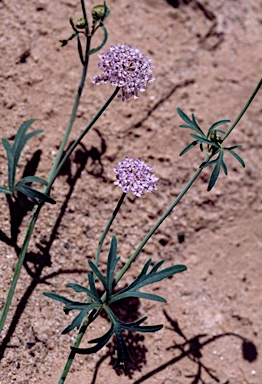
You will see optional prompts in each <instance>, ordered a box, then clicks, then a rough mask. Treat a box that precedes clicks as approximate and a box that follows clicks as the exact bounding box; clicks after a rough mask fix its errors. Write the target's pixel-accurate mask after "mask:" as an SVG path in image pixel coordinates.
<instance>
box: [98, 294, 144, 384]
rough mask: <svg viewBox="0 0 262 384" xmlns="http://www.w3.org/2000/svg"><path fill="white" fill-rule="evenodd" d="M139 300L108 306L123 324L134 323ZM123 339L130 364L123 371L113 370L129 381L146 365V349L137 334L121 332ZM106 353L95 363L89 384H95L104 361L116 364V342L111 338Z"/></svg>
mask: <svg viewBox="0 0 262 384" xmlns="http://www.w3.org/2000/svg"><path fill="white" fill-rule="evenodd" d="M139 307H140V300H139V299H138V298H129V299H123V300H121V302H115V303H113V304H112V305H110V308H111V309H112V310H113V312H114V313H115V315H116V316H117V317H118V318H119V319H120V320H122V321H124V322H132V321H136V320H137V319H138V318H139V317H140V312H139ZM101 315H102V316H103V317H105V318H106V319H107V320H108V318H107V316H106V314H105V312H101ZM123 337H124V340H125V343H126V345H127V348H128V351H129V353H130V356H131V358H132V364H125V366H124V367H123V369H120V368H114V369H115V372H116V374H117V375H118V376H122V375H124V376H126V377H128V378H129V379H132V378H133V375H134V373H135V372H136V371H139V372H141V370H142V368H143V366H144V365H145V364H146V353H147V351H148V350H147V348H146V347H145V345H144V336H143V335H141V334H139V333H133V332H123ZM106 347H107V352H106V353H105V354H104V355H103V356H102V357H101V359H100V360H99V361H98V362H97V363H96V367H95V370H94V375H93V378H92V381H91V384H95V382H96V378H97V374H98V370H99V367H100V366H101V364H102V363H103V361H105V360H106V359H109V365H111V366H113V367H114V366H115V364H116V362H117V358H116V350H117V345H116V340H115V337H113V339H112V341H111V342H110V343H108V344H107V345H106Z"/></svg>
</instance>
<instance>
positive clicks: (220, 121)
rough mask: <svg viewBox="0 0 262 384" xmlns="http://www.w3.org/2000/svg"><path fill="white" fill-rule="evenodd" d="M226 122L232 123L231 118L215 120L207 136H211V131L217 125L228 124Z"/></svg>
mask: <svg viewBox="0 0 262 384" xmlns="http://www.w3.org/2000/svg"><path fill="white" fill-rule="evenodd" d="M226 123H230V120H219V121H217V122H215V123H214V124H212V125H211V126H210V128H209V130H208V134H207V136H209V135H210V133H211V132H212V131H213V130H214V129H216V127H218V126H219V125H222V124H226Z"/></svg>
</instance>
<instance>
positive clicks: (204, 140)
mask: <svg viewBox="0 0 262 384" xmlns="http://www.w3.org/2000/svg"><path fill="white" fill-rule="evenodd" d="M190 136H192V137H193V138H194V139H197V140H198V141H200V142H202V143H206V144H208V145H212V146H213V147H216V148H220V147H219V146H218V145H217V144H216V143H214V142H213V141H210V140H208V139H206V138H205V137H202V136H198V135H195V134H194V133H190Z"/></svg>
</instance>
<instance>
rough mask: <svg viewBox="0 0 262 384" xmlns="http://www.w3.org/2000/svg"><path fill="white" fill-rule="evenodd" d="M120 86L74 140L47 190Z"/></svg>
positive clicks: (48, 189)
mask: <svg viewBox="0 0 262 384" xmlns="http://www.w3.org/2000/svg"><path fill="white" fill-rule="evenodd" d="M119 89H120V88H119V87H116V89H115V90H114V92H113V93H112V95H111V96H110V97H109V99H108V100H107V101H106V102H105V104H104V105H103V106H102V108H101V109H100V110H99V111H98V112H97V114H96V115H95V117H94V118H93V119H92V120H91V122H90V123H89V124H88V125H87V127H86V128H85V129H84V130H83V131H82V133H81V134H80V136H79V137H78V138H77V139H76V140H75V141H74V143H73V144H72V145H71V147H70V148H69V149H68V151H67V152H66V154H65V156H64V157H63V159H62V160H61V162H60V163H59V165H58V166H57V168H56V170H55V172H54V174H53V177H52V179H51V180H50V182H49V185H48V186H47V192H49V191H50V189H51V187H52V185H53V183H54V181H55V179H56V177H57V176H58V174H59V172H60V171H61V169H62V167H63V165H64V164H65V162H66V160H67V159H68V158H69V156H70V155H71V153H72V152H73V151H74V149H75V148H76V147H77V146H78V144H79V143H80V142H81V140H82V139H83V137H84V136H85V135H86V134H87V132H88V131H89V129H90V128H92V126H93V125H94V124H95V122H96V121H97V120H98V118H99V117H100V116H101V115H102V113H103V112H104V110H105V109H106V108H107V107H108V105H109V104H110V103H111V101H112V100H113V99H114V97H115V96H116V95H117V93H118V91H119Z"/></svg>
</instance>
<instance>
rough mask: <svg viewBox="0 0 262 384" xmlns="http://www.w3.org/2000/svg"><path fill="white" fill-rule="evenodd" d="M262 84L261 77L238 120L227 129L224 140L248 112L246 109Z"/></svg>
mask: <svg viewBox="0 0 262 384" xmlns="http://www.w3.org/2000/svg"><path fill="white" fill-rule="evenodd" d="M261 85H262V79H260V81H259V82H258V85H257V86H256V88H255V90H254V91H253V92H252V94H251V96H250V98H249V99H248V101H247V102H246V104H245V106H244V108H243V109H242V111H241V112H240V114H239V115H238V116H237V118H236V120H235V121H234V123H233V124H232V125H231V126H230V127H229V129H228V130H227V131H226V133H225V134H224V136H223V137H222V140H223V141H224V140H225V139H226V138H227V136H228V135H229V134H230V133H231V131H232V130H233V129H234V128H235V126H236V125H237V123H238V122H239V120H240V119H241V117H242V116H243V115H244V113H245V112H246V110H247V109H248V107H249V105H250V104H251V103H252V101H253V99H254V97H255V96H256V94H257V93H258V91H259V88H260V87H261Z"/></svg>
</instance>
